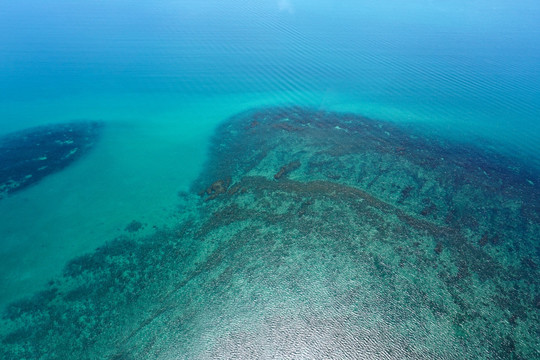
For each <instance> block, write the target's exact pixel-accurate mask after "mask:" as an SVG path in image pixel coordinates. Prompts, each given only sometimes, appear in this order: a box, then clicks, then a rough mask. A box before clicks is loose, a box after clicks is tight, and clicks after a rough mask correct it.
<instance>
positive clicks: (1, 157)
mask: <svg viewBox="0 0 540 360" xmlns="http://www.w3.org/2000/svg"><path fill="white" fill-rule="evenodd" d="M102 126H103V125H102V124H101V123H99V122H73V123H68V124H54V125H48V126H41V127H37V128H32V129H28V130H23V131H19V132H16V133H12V134H8V135H4V136H3V137H1V138H0V199H1V198H2V197H5V196H7V195H8V194H10V193H13V192H16V191H19V190H22V189H24V188H26V187H28V186H30V185H32V184H35V183H37V182H38V181H40V180H41V179H43V178H44V177H45V176H47V175H50V174H52V173H55V172H58V171H60V170H62V169H64V168H65V167H67V166H68V165H69V164H71V163H72V162H73V161H75V160H77V159H79V158H80V157H81V156H83V155H84V154H86V153H87V152H88V151H89V150H90V149H91V148H92V147H93V145H94V144H95V142H96V141H97V139H98V137H99V134H100V130H101V127H102Z"/></svg>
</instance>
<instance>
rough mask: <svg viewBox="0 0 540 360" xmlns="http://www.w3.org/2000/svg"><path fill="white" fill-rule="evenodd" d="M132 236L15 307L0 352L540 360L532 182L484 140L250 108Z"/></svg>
mask: <svg viewBox="0 0 540 360" xmlns="http://www.w3.org/2000/svg"><path fill="white" fill-rule="evenodd" d="M141 227H142V224H140V223H138V222H133V223H131V224H129V225H128V226H127V227H126V234H125V235H124V236H122V237H119V238H117V239H114V240H112V241H110V242H109V243H107V244H106V245H105V246H103V247H101V248H99V249H97V250H96V251H95V252H94V253H91V254H87V255H84V256H81V257H79V258H76V259H74V260H72V261H71V262H70V263H69V264H67V266H66V268H65V270H64V273H63V275H62V276H60V277H58V278H56V279H53V280H52V281H51V282H50V284H49V285H48V287H47V288H46V289H44V290H43V291H42V292H40V293H38V294H36V295H35V296H34V297H31V298H27V299H22V300H20V301H18V302H15V303H13V304H11V305H10V306H9V307H8V308H7V309H6V310H5V312H4V314H3V317H2V325H1V327H0V329H1V332H0V336H1V342H2V346H1V347H0V357H1V358H2V359H23V358H24V359H63V358H80V359H107V358H108V359H161V358H163V359H167V358H179V359H244V358H253V359H259V358H280V359H296V358H313V359H345V358H350V359H379V358H385V359H464V358H471V359H472V358H475V359H533V358H539V357H540V352H539V349H540V340H539V339H540V325H539V324H540V319H539V310H540V289H539V280H538V279H539V276H540V273H539V265H540V244H539V242H538V240H539V239H540V176H539V173H538V170H537V169H532V168H529V167H528V166H527V165H526V164H524V163H522V162H520V161H519V160H518V159H513V158H509V157H506V156H503V155H500V154H497V153H496V152H495V151H494V150H492V149H490V148H487V147H482V144H472V145H471V144H461V143H455V142H450V141H448V140H443V139H437V138H433V137H428V136H423V135H421V134H419V133H415V132H414V131H413V130H411V129H407V128H404V127H401V126H398V125H396V124H391V123H386V122H381V121H376V120H372V119H368V118H364V117H362V116H359V115H356V114H349V113H335V112H326V111H316V110H312V109H308V108H302V107H284V108H260V109H255V110H251V111H247V112H245V113H241V114H238V115H236V116H234V117H232V118H230V119H228V120H227V121H225V122H224V123H223V124H222V125H221V126H220V127H219V128H218V129H217V130H216V133H215V136H214V138H213V142H212V146H211V148H210V154H209V158H208V162H207V164H206V165H205V167H204V170H203V171H202V173H201V174H200V176H199V178H198V179H197V180H196V181H195V182H194V184H193V187H192V191H191V192H190V193H181V194H180V197H179V207H178V222H177V224H175V225H172V226H170V227H167V228H161V229H157V230H156V231H155V232H154V233H153V234H151V235H139V234H138V233H137V231H138V229H140V228H141Z"/></svg>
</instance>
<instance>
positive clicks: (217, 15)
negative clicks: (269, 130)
mask: <svg viewBox="0 0 540 360" xmlns="http://www.w3.org/2000/svg"><path fill="white" fill-rule="evenodd" d="M539 19H540V3H538V2H536V1H532V0H523V1H519V2H518V3H516V2H510V1H505V0H495V1H485V0H478V1H462V0H459V1H453V2H440V1H428V0H414V1H408V2H400V3H396V2H393V1H387V0H384V1H364V0H362V1H348V0H347V1H340V2H336V1H327V0H321V1H307V0H296V1H295V0H272V1H270V0H262V1H256V2H255V1H247V0H226V1H215V0H210V1H193V0H178V1H168V0H167V1H165V0H158V1H138V2H131V1H123V0H113V1H88V0H82V1H64V0H52V1H47V2H43V1H37V0H22V1H10V2H8V1H3V2H2V6H1V7H0V134H4V133H8V132H13V131H17V130H22V129H26V128H30V127H32V126H37V125H45V124H54V123H62V122H67V121H72V120H81V119H83V120H98V121H103V122H104V123H105V124H106V126H105V128H104V130H103V134H102V138H101V139H100V142H99V144H98V146H96V148H95V149H94V150H93V152H92V153H90V154H89V155H88V156H87V157H85V158H84V161H79V162H77V163H76V164H74V165H72V166H70V167H69V168H68V169H66V170H64V171H62V172H59V173H58V174H55V175H53V176H50V177H48V178H47V179H45V180H44V181H43V182H41V183H39V184H38V185H35V186H33V187H32V188H30V189H28V190H25V191H24V192H19V193H16V194H13V195H12V196H10V197H8V198H6V199H1V200H0V238H1V239H2V240H1V242H0V273H2V276H0V288H1V289H2V291H1V294H0V305H1V306H2V307H5V306H6V305H7V304H8V303H10V302H11V301H14V300H16V299H19V298H23V297H26V296H30V295H32V294H34V293H36V292H37V291H39V290H40V289H42V288H43V286H45V284H46V283H47V281H48V280H50V279H54V278H55V277H56V276H58V275H59V274H60V273H61V271H62V268H63V267H64V266H65V264H66V263H67V262H68V261H69V260H70V259H72V258H74V257H76V256H79V255H82V254H85V253H88V252H91V251H93V250H94V249H95V248H97V247H99V246H101V245H103V244H104V243H105V242H106V241H108V240H111V239H112V238H114V237H116V236H118V235H119V234H123V233H124V232H125V231H124V229H125V226H126V224H128V223H130V221H132V220H133V219H140V220H142V221H143V222H145V223H147V224H152V225H155V226H156V228H160V227H162V226H170V225H171V224H172V223H174V222H175V221H177V219H176V218H175V217H174V216H172V215H170V214H171V212H173V211H175V210H176V209H177V208H178V206H179V205H178V192H179V191H180V192H182V191H188V190H189V189H190V187H191V184H192V182H193V181H194V180H195V179H196V178H197V177H198V176H199V174H200V172H201V169H202V168H203V166H204V164H205V160H206V159H207V154H208V151H209V150H208V149H209V144H210V141H211V139H212V134H213V133H214V130H215V129H216V128H217V127H218V125H219V124H221V123H222V122H223V121H225V120H226V119H228V118H229V117H230V116H232V115H234V114H236V113H240V112H242V111H245V110H247V109H251V108H256V107H260V106H282V105H301V106H308V107H311V108H315V109H324V110H335V111H350V112H354V113H357V114H361V115H363V116H368V117H371V118H374V119H377V120H382V121H388V122H391V123H396V124H401V125H407V126H412V128H414V129H415V131H418V132H419V133H421V134H422V133H424V134H430V136H438V137H442V138H447V139H453V140H459V141H461V142H464V143H469V144H474V145H478V146H480V147H483V148H487V149H490V150H493V151H495V152H497V153H500V154H504V155H510V156H512V157H515V158H518V159H519V160H520V161H521V162H523V163H524V164H527V166H530V167H531V169H537V170H538V169H540V141H538V138H539V135H540V67H539V64H540V26H539V25H538V22H539ZM145 231H147V232H151V231H152V226H150V225H148V226H147V227H146V230H145Z"/></svg>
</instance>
